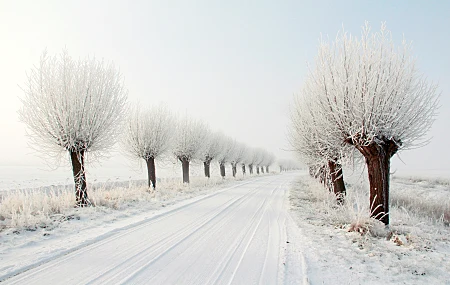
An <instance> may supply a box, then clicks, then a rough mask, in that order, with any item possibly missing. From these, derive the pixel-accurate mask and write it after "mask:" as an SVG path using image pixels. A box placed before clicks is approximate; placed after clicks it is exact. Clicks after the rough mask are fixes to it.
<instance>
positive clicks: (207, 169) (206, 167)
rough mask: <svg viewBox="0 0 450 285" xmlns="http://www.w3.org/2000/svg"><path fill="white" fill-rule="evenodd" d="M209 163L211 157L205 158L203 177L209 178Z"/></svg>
mask: <svg viewBox="0 0 450 285" xmlns="http://www.w3.org/2000/svg"><path fill="white" fill-rule="evenodd" d="M210 165H211V159H207V160H205V161H203V166H204V168H205V177H208V178H211V171H210Z"/></svg>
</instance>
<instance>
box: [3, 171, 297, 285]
mask: <svg viewBox="0 0 450 285" xmlns="http://www.w3.org/2000/svg"><path fill="white" fill-rule="evenodd" d="M294 177H295V176H293V175H277V176H266V177H262V178H259V179H255V180H252V181H250V182H244V183H242V184H240V185H238V186H235V187H232V188H228V189H225V190H222V191H219V192H216V193H215V194H213V195H209V196H207V197H205V198H203V199H200V200H197V201H195V202H193V203H190V204H187V205H183V206H180V207H178V208H174V209H173V210H171V211H168V212H166V213H164V214H163V215H159V216H155V217H153V218H150V219H148V220H147V221H145V222H143V223H140V224H138V225H136V226H134V227H129V228H126V229H124V230H122V231H119V232H117V233H116V234H114V235H111V236H108V237H106V238H104V239H100V240H98V241H97V242H95V243H93V244H90V245H88V246H86V247H83V248H81V249H78V250H76V251H73V252H71V253H69V254H67V255H65V256H62V257H59V258H56V259H53V260H51V261H49V262H47V263H45V264H42V265H40V266H38V267H35V268H33V269H30V270H28V271H25V272H23V273H21V274H18V275H17V276H14V277H12V278H10V279H7V280H5V281H6V282H5V283H6V284H125V283H126V284H280V283H285V282H286V280H285V272H286V270H287V269H285V267H286V265H285V263H286V260H287V259H289V257H286V250H285V249H286V241H287V238H286V223H287V220H288V219H287V217H288V213H287V211H288V202H287V199H286V195H287V190H288V184H289V182H291V181H292V179H294ZM297 269H298V270H299V271H300V272H301V271H302V269H301V268H297Z"/></svg>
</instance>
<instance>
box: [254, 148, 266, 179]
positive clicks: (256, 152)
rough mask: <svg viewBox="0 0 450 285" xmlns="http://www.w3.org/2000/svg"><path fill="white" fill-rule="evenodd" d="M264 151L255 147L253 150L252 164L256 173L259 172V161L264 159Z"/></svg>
mask: <svg viewBox="0 0 450 285" xmlns="http://www.w3.org/2000/svg"><path fill="white" fill-rule="evenodd" d="M264 156H265V151H264V150H263V149H261V148H256V149H254V151H253V161H252V166H251V168H253V166H256V174H259V170H260V166H261V163H262V162H263V161H264Z"/></svg>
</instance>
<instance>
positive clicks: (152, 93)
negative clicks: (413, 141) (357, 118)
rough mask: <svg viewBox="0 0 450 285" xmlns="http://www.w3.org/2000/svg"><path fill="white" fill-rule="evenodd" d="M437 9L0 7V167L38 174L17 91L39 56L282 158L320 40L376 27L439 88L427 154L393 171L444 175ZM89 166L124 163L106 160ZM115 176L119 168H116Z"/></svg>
mask: <svg viewBox="0 0 450 285" xmlns="http://www.w3.org/2000/svg"><path fill="white" fill-rule="evenodd" d="M449 4H450V2H448V1H207V0H205V1H70V2H69V1H4V0H0V36H1V42H0V96H1V101H0V130H1V133H2V139H1V140H0V149H2V150H3V151H2V154H1V155H0V165H3V166H8V165H25V166H27V165H42V163H43V161H42V159H41V158H39V157H38V156H37V155H36V153H33V151H32V150H31V149H30V148H29V147H28V146H27V142H28V139H27V137H25V131H24V129H25V126H24V125H23V124H21V123H20V122H18V116H17V110H18V109H19V108H20V105H21V104H20V100H19V98H20V97H22V96H23V92H22V91H21V89H20V87H19V86H20V85H23V83H24V82H25V79H26V72H27V71H28V70H30V68H31V67H32V65H33V64H37V63H38V60H39V56H40V55H41V53H42V51H43V50H44V49H45V48H47V50H48V51H49V52H50V53H52V54H53V53H59V52H60V51H61V50H62V48H64V47H66V48H67V49H68V51H69V53H70V54H71V55H72V56H74V57H85V56H87V55H95V56H97V57H100V58H102V57H103V58H105V59H106V60H112V61H114V62H115V64H116V65H117V66H118V67H120V69H121V71H122V73H123V75H124V76H125V84H126V87H127V88H128V90H129V98H130V101H131V102H134V101H140V102H141V103H142V104H158V103H159V102H164V103H165V104H167V105H169V106H170V107H171V108H172V109H173V110H174V111H177V112H182V113H184V112H187V113H189V114H191V115H193V116H195V117H197V118H200V119H202V120H204V121H206V122H209V124H210V126H211V127H212V128H213V129H216V130H222V131H223V132H224V133H226V134H228V135H231V136H233V137H235V138H236V139H237V140H240V141H242V142H245V143H247V144H248V145H250V146H255V147H263V148H265V149H267V150H269V151H272V152H274V153H275V154H276V155H277V156H278V157H289V156H290V154H289V153H285V152H283V151H282V150H281V149H283V148H288V145H287V142H286V135H285V133H286V126H287V124H288V109H289V105H290V103H291V101H292V96H293V93H295V92H297V91H298V90H299V89H300V86H301V84H302V80H303V78H304V76H305V74H306V72H307V63H313V60H314V56H315V55H316V50H317V45H318V38H319V37H320V34H323V35H329V36H330V37H332V38H334V36H335V35H336V33H337V31H338V30H339V29H341V27H342V24H344V25H345V27H346V29H347V30H349V31H350V32H352V33H354V34H358V35H359V32H360V27H361V26H362V25H363V24H364V21H365V20H368V21H369V22H370V23H371V24H372V28H373V29H375V30H377V29H378V28H379V25H380V22H381V21H386V22H387V26H388V29H390V30H391V31H392V32H393V34H394V36H395V38H396V39H398V41H400V39H401V37H402V35H403V34H404V35H405V37H406V39H408V40H412V41H413V43H414V51H415V55H416V56H417V58H418V65H419V68H420V70H421V71H423V72H424V73H425V74H426V75H427V76H428V78H429V79H430V80H433V81H437V82H439V84H440V90H441V91H442V96H441V105H442V107H441V109H440V115H439V117H438V119H437V121H436V123H435V125H434V127H433V129H432V131H431V132H430V136H432V137H433V138H432V141H431V143H430V144H429V145H427V146H426V147H423V148H421V149H417V150H411V151H405V152H403V153H400V156H401V158H402V160H403V161H404V162H405V164H403V163H401V162H399V160H398V159H397V158H396V159H394V162H393V166H392V170H393V171H395V170H430V169H438V170H446V171H447V170H450V166H449V164H448V160H449V159H450V148H449V147H447V143H448V142H449V141H450V135H449V132H448V131H449V127H448V124H449V123H450V115H449V114H450V99H449V96H448V94H449V91H450V84H449V78H450V56H449V52H448V48H449V46H450V37H449V34H448V28H449V27H450V17H448V14H447V13H448V11H450V5H449ZM114 157H116V158H112V159H109V160H104V161H101V162H100V164H102V165H105V166H108V165H117V161H122V162H123V161H125V160H124V159H123V158H120V155H118V154H114ZM120 165H125V164H120Z"/></svg>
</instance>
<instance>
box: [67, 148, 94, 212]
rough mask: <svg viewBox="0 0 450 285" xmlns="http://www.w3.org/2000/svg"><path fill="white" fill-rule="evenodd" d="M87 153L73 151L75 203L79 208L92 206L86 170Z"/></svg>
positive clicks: (71, 156)
mask: <svg viewBox="0 0 450 285" xmlns="http://www.w3.org/2000/svg"><path fill="white" fill-rule="evenodd" d="M84 156H85V151H71V152H70V160H71V161H72V172H73V180H74V182H75V201H76V206H77V207H86V206H91V205H92V203H91V201H89V198H88V195H87V184H86V172H85V170H84Z"/></svg>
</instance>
